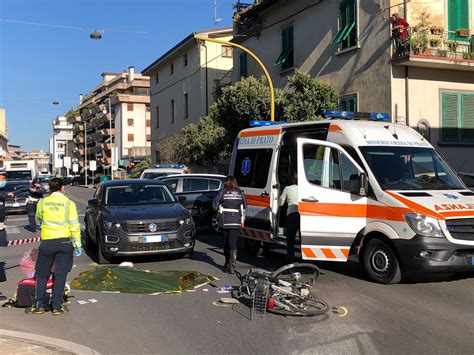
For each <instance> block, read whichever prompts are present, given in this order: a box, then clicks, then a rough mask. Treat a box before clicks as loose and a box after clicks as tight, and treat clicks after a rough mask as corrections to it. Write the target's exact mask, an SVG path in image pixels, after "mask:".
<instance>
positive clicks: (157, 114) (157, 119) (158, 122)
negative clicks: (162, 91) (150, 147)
mask: <svg viewBox="0 0 474 355" xmlns="http://www.w3.org/2000/svg"><path fill="white" fill-rule="evenodd" d="M156 128H160V106H156Z"/></svg>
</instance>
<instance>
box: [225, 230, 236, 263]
mask: <svg viewBox="0 0 474 355" xmlns="http://www.w3.org/2000/svg"><path fill="white" fill-rule="evenodd" d="M222 234H224V256H225V260H226V261H228V260H229V259H230V252H231V251H232V250H233V251H237V240H238V238H239V234H240V229H223V230H222Z"/></svg>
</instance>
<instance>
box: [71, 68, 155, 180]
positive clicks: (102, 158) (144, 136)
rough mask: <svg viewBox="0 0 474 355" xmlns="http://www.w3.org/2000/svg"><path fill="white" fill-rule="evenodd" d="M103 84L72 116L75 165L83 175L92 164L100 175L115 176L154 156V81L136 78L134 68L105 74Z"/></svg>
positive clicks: (85, 98) (97, 87)
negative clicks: (151, 109)
mask: <svg viewBox="0 0 474 355" xmlns="http://www.w3.org/2000/svg"><path fill="white" fill-rule="evenodd" d="M102 78H103V81H102V83H101V84H99V85H98V86H96V87H95V88H94V89H93V90H92V91H91V92H90V93H89V94H87V95H86V96H83V95H80V100H79V106H78V107H77V108H76V112H75V113H74V114H70V115H69V118H68V122H69V123H71V124H72V125H73V144H74V149H73V155H74V157H73V163H77V164H79V170H80V172H81V173H83V172H84V171H85V170H86V169H85V167H87V169H89V170H90V161H92V160H94V161H96V165H97V171H98V172H108V173H110V172H111V169H113V170H114V171H115V170H116V169H117V168H118V167H120V166H126V165H127V162H134V161H140V160H142V159H143V158H144V157H146V156H149V155H150V140H151V132H150V91H149V90H150V89H149V88H150V80H149V78H148V77H146V76H144V75H141V74H135V69H134V67H128V68H127V70H125V71H124V72H122V73H103V74H102Z"/></svg>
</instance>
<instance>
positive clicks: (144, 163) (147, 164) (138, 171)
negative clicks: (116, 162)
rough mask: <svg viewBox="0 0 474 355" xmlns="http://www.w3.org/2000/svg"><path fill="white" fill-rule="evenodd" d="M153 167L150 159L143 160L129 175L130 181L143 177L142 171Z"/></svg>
mask: <svg viewBox="0 0 474 355" xmlns="http://www.w3.org/2000/svg"><path fill="white" fill-rule="evenodd" d="M150 166H151V159H150V158H145V159H144V160H142V161H141V162H140V163H138V164H137V165H135V167H134V168H133V170H132V173H131V174H130V175H128V178H129V179H134V178H137V177H139V176H140V175H141V173H142V171H143V170H145V169H148V168H149V167H150Z"/></svg>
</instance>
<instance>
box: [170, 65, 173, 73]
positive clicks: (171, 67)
mask: <svg viewBox="0 0 474 355" xmlns="http://www.w3.org/2000/svg"><path fill="white" fill-rule="evenodd" d="M173 74H174V63H171V65H170V75H173Z"/></svg>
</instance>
